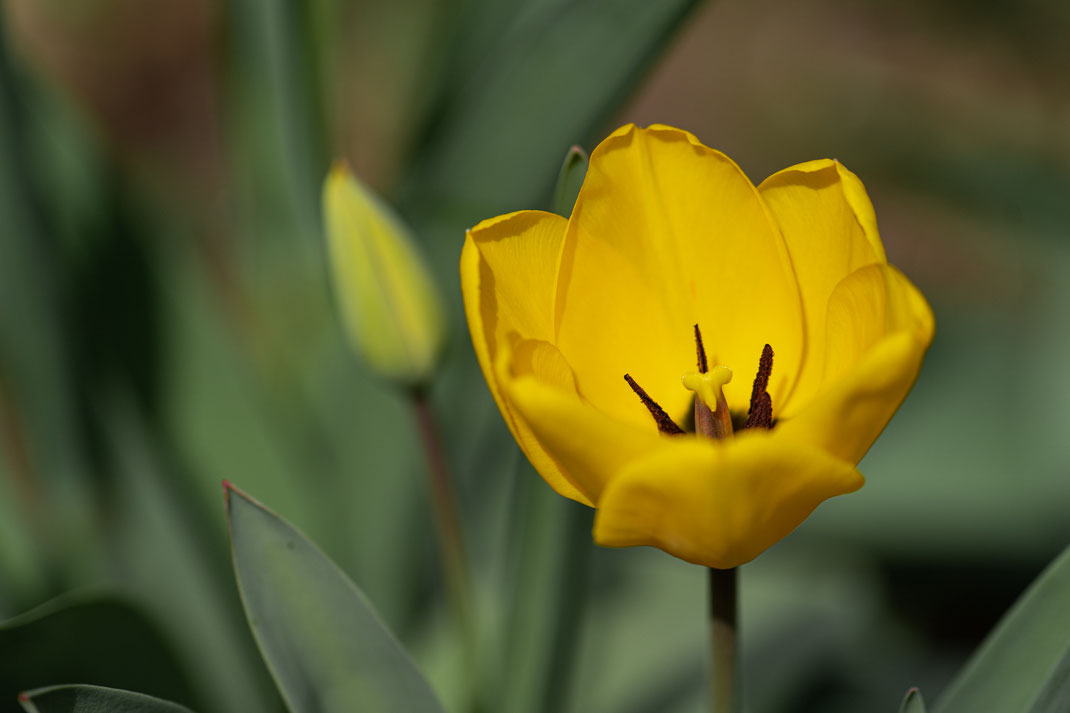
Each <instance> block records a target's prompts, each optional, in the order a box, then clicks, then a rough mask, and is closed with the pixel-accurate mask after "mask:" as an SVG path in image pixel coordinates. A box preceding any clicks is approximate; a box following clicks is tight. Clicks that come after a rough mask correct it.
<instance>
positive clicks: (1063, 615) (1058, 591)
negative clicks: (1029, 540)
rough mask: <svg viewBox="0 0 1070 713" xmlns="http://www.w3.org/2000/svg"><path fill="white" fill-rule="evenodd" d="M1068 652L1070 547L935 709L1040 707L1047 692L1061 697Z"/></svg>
mask: <svg viewBox="0 0 1070 713" xmlns="http://www.w3.org/2000/svg"><path fill="white" fill-rule="evenodd" d="M1068 655H1070V548H1067V549H1066V550H1064V551H1063V553H1062V554H1061V555H1060V556H1059V557H1058V558H1057V559H1056V560H1055V561H1054V562H1053V563H1052V564H1051V565H1049V566H1048V568H1047V569H1046V570H1045V571H1044V573H1043V574H1041V575H1040V577H1039V578H1038V579H1037V580H1036V581H1035V582H1034V583H1033V584H1032V586H1030V587H1029V589H1028V590H1027V591H1026V593H1025V594H1023V595H1022V596H1021V598H1019V599H1018V601H1017V602H1016V603H1015V605H1014V606H1013V607H1012V608H1011V610H1010V612H1008V613H1007V615H1006V616H1004V617H1003V619H1002V621H1000V623H999V624H998V625H997V626H996V628H995V630H994V631H993V632H992V633H991V634H990V635H989V636H988V638H987V639H986V640H985V642H984V643H983V644H982V645H981V647H980V649H978V651H977V652H976V653H975V654H974V655H973V657H972V658H971V659H970V661H969V662H968V663H967V664H966V666H965V667H964V668H963V670H962V672H961V673H959V675H958V676H957V677H956V679H955V681H953V682H952V684H951V685H950V686H949V687H948V689H947V692H946V693H945V694H944V695H943V696H942V697H941V698H940V700H939V701H938V702H937V705H936V708H935V713H988V712H991V713H1026V712H1027V711H1031V710H1036V709H1035V708H1034V706H1035V705H1037V704H1038V703H1041V702H1042V700H1043V698H1044V697H1047V698H1048V699H1053V697H1057V696H1054V693H1055V692H1057V690H1058V687H1059V686H1061V685H1062V684H1061V683H1059V681H1060V680H1062V681H1065V680H1066V678H1067V656H1068ZM1053 686H1055V687H1056V688H1055V690H1053V689H1052V687H1053ZM1059 710H1063V709H1059Z"/></svg>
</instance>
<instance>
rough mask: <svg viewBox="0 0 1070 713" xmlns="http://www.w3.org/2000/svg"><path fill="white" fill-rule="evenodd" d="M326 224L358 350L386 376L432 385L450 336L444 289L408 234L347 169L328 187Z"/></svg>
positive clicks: (338, 170) (338, 293) (338, 291)
mask: <svg viewBox="0 0 1070 713" xmlns="http://www.w3.org/2000/svg"><path fill="white" fill-rule="evenodd" d="M323 222H324V225H325V227H326V231H327V244H328V250H329V259H330V263H331V273H332V276H333V281H334V293H335V297H336V299H337V300H338V304H339V305H340V308H341V312H342V317H343V320H344V322H345V327H346V331H347V333H348V334H349V338H350V341H351V343H352V344H353V347H354V349H355V350H356V351H357V352H359V353H360V354H361V355H363V357H364V359H365V360H366V361H367V363H368V365H369V366H370V367H371V368H372V369H373V370H374V371H375V372H377V373H378V374H379V375H380V376H383V377H385V378H387V379H389V380H391V381H394V382H396V383H399V384H401V385H403V386H407V387H412V388H417V387H420V386H422V385H424V384H426V383H427V381H428V380H429V379H430V377H431V374H432V371H433V370H434V367H435V363H436V361H437V359H438V355H439V353H440V351H441V349H442V344H443V340H444V337H445V331H446V330H445V323H444V317H443V309H442V304H441V301H440V299H439V293H438V289H437V287H436V285H435V283H434V281H433V280H432V278H431V274H430V272H429V270H428V268H427V265H426V264H425V263H424V261H423V258H422V256H421V255H420V253H419V251H418V249H417V247H416V244H415V243H414V242H413V240H412V238H411V236H410V235H409V232H408V230H407V228H406V227H405V225H404V224H403V223H402V222H401V220H400V218H398V216H397V215H395V213H394V212H393V211H392V210H391V209H390V207H389V206H388V205H386V203H385V202H383V201H382V199H380V198H379V197H378V196H376V195H375V194H374V193H372V192H371V191H370V190H369V189H368V188H367V187H365V186H364V185H362V184H361V183H360V182H359V181H358V180H357V178H356V177H355V176H354V175H353V174H352V172H350V170H349V168H348V166H346V165H345V164H343V163H337V164H335V166H334V167H333V168H332V169H331V172H330V174H328V176H327V180H326V182H325V183H324V186H323Z"/></svg>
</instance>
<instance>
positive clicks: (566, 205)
mask: <svg viewBox="0 0 1070 713" xmlns="http://www.w3.org/2000/svg"><path fill="white" fill-rule="evenodd" d="M587 163H588V161H587V154H586V153H585V152H584V150H583V149H581V148H580V147H579V146H573V147H572V148H570V149H569V150H568V153H567V154H565V161H564V163H562V164H561V172H560V173H558V174H557V187H556V188H554V201H553V211H554V212H555V213H557V214H558V215H561V216H564V217H565V218H567V217H569V216H570V215H572V206H574V205H576V197H577V196H579V194H580V187H581V186H582V185H583V179H584V177H586V176H587Z"/></svg>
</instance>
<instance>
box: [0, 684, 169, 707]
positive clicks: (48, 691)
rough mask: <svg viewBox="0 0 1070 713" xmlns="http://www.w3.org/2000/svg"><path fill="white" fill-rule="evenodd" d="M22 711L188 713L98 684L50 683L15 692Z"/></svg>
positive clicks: (161, 702) (164, 703)
mask: <svg viewBox="0 0 1070 713" xmlns="http://www.w3.org/2000/svg"><path fill="white" fill-rule="evenodd" d="M19 703H21V704H22V707H23V709H24V710H26V713H190V710H189V708H184V707H183V706H180V705H178V704H177V703H171V702H170V701H164V700H161V699H159V698H153V697H152V696H146V695H145V694H143V693H131V692H130V691H121V690H119V689H117V688H102V687H100V686H51V687H49V688H38V689H37V690H34V691H27V692H26V693H21V694H19Z"/></svg>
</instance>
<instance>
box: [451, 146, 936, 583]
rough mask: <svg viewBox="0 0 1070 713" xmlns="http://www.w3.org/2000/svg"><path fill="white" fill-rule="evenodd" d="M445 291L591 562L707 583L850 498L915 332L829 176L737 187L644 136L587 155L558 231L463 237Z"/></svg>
mask: <svg viewBox="0 0 1070 713" xmlns="http://www.w3.org/2000/svg"><path fill="white" fill-rule="evenodd" d="M461 280H462V288H463V291H464V302H465V310H466V313H467V316H468V324H469V328H470V329H471V333H472V341H473V343H474V345H475V351H476V354H477V356H478V358H479V363H480V366H481V367H482V369H483V374H484V376H485V377H486V380H487V384H488V386H489V387H490V390H491V393H492V394H493V396H494V399H495V401H496V402H497V404H498V407H499V408H500V409H501V412H502V415H503V417H504V418H505V421H506V423H507V424H508V425H509V428H510V429H511V430H512V433H513V435H514V436H515V437H516V440H517V442H518V443H519V444H520V447H521V448H522V449H523V450H524V453H525V454H527V457H528V458H529V459H530V460H531V462H532V464H533V465H534V466H535V468H536V469H537V470H538V472H539V473H540V474H541V475H542V477H543V478H544V479H545V480H546V481H547V482H548V483H549V484H550V485H551V486H552V487H553V488H554V489H555V490H557V492H559V493H560V494H562V495H564V496H566V497H569V498H572V499H573V500H577V501H579V502H581V503H585V504H587V505H590V506H593V507H596V508H597V514H596V518H595V526H594V538H595V540H596V541H597V542H598V544H600V545H604V546H610V547H627V546H632V545H652V546H654V547H658V548H661V549H662V550H664V551H666V552H668V553H669V554H672V555H674V556H676V557H679V558H681V559H684V560H687V561H688V562H693V563H695V564H700V565H705V566H708V567H712V568H717V569H727V568H731V567H735V566H737V565H740V564H742V563H744V562H747V561H749V560H751V559H753V558H755V557H757V556H758V555H759V554H761V553H762V552H763V551H764V550H765V549H767V548H768V547H770V546H771V545H773V544H774V543H776V542H777V541H778V540H780V539H781V538H783V537H784V536H785V535H787V534H788V533H790V532H791V531H792V530H793V529H794V528H795V527H797V526H798V525H799V523H801V522H802V521H803V520H804V519H805V518H806V517H807V516H808V515H809V514H810V513H811V512H812V511H813V510H814V508H815V507H817V505H818V504H820V503H821V502H822V501H823V500H825V499H827V498H830V497H832V496H834V495H841V494H844V493H850V492H852V491H854V490H857V489H858V488H860V487H861V486H862V483H863V478H862V475H861V474H860V473H859V472H858V470H857V469H856V466H857V464H858V462H859V461H860V460H861V458H862V456H863V455H865V453H866V451H867V450H868V449H869V447H870V445H872V443H873V442H874V440H876V438H877V436H878V435H879V434H880V432H881V430H882V429H883V428H884V426H885V425H886V424H887V422H888V420H889V419H890V418H891V417H892V414H893V413H894V412H895V410H896V409H897V408H898V407H899V404H900V403H901V402H902V401H903V399H904V398H905V396H906V394H907V392H908V391H909V390H910V388H911V386H912V385H913V383H914V381H915V379H916V378H917V375H918V371H919V369H920V368H921V363H922V358H923V356H924V353H925V350H926V349H927V348H928V346H929V344H930V342H931V340H932V334H933V316H932V311H931V310H930V308H929V305H928V303H927V302H926V300H925V298H924V297H923V296H922V295H921V293H920V292H919V291H918V290H917V288H915V287H914V285H912V284H911V283H910V281H909V280H907V278H906V277H904V276H903V274H902V273H901V272H899V270H897V269H896V268H894V267H892V266H891V265H889V264H888V263H887V261H886V259H885V255H884V248H883V246H882V244H881V240H880V236H879V235H878V232H877V224H876V220H875V217H874V213H873V208H872V206H871V204H870V201H869V198H868V196H867V195H866V191H865V189H864V188H863V186H862V183H861V182H860V181H859V180H858V178H857V177H856V176H855V175H854V174H853V173H851V172H850V171H848V170H847V169H846V168H845V167H844V166H843V165H841V164H840V163H838V162H837V161H833V160H819V161H811V162H809V163H804V164H800V165H798V166H793V167H791V168H788V169H785V170H783V171H780V172H778V173H776V174H774V175H773V176H771V177H769V178H768V179H766V180H765V181H764V182H762V183H761V185H759V186H758V187H757V188H755V186H754V185H753V184H752V183H751V182H750V180H749V179H748V178H747V177H746V176H745V175H744V174H743V172H742V171H741V170H740V168H739V167H738V166H737V165H736V164H735V163H734V162H733V161H732V160H731V159H729V158H728V157H727V156H725V155H724V154H722V153H720V152H718V151H715V150H713V149H710V148H708V147H706V146H704V145H703V144H702V143H701V142H699V141H698V139H696V138H695V137H694V136H693V135H692V134H690V133H688V132H685V131H681V130H678V129H674V128H671V127H668V126H661V125H654V126H650V127H649V128H646V129H641V128H638V127H636V126H634V125H628V126H624V127H622V128H620V129H618V130H617V131H615V132H614V133H613V134H612V135H610V136H609V137H608V138H607V139H606V140H605V141H603V142H602V143H601V144H600V145H599V146H598V147H597V148H596V149H595V150H594V152H593V153H592V154H591V159H590V165H589V167H588V170H587V175H586V178H585V179H584V183H583V187H582V188H581V190H580V193H579V197H578V198H577V200H576V204H575V207H574V208H573V211H572V215H571V217H569V218H568V219H565V218H563V217H560V216H558V215H554V214H552V213H546V212H540V211H520V212H517V213H510V214H508V215H503V216H499V217H497V218H492V219H490V220H485V221H483V222H482V223H480V224H479V225H477V226H476V227H474V228H472V229H471V230H470V231H469V232H468V236H467V239H466V241H465V245H464V250H463V253H462V256H461ZM710 436H712V437H710Z"/></svg>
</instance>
